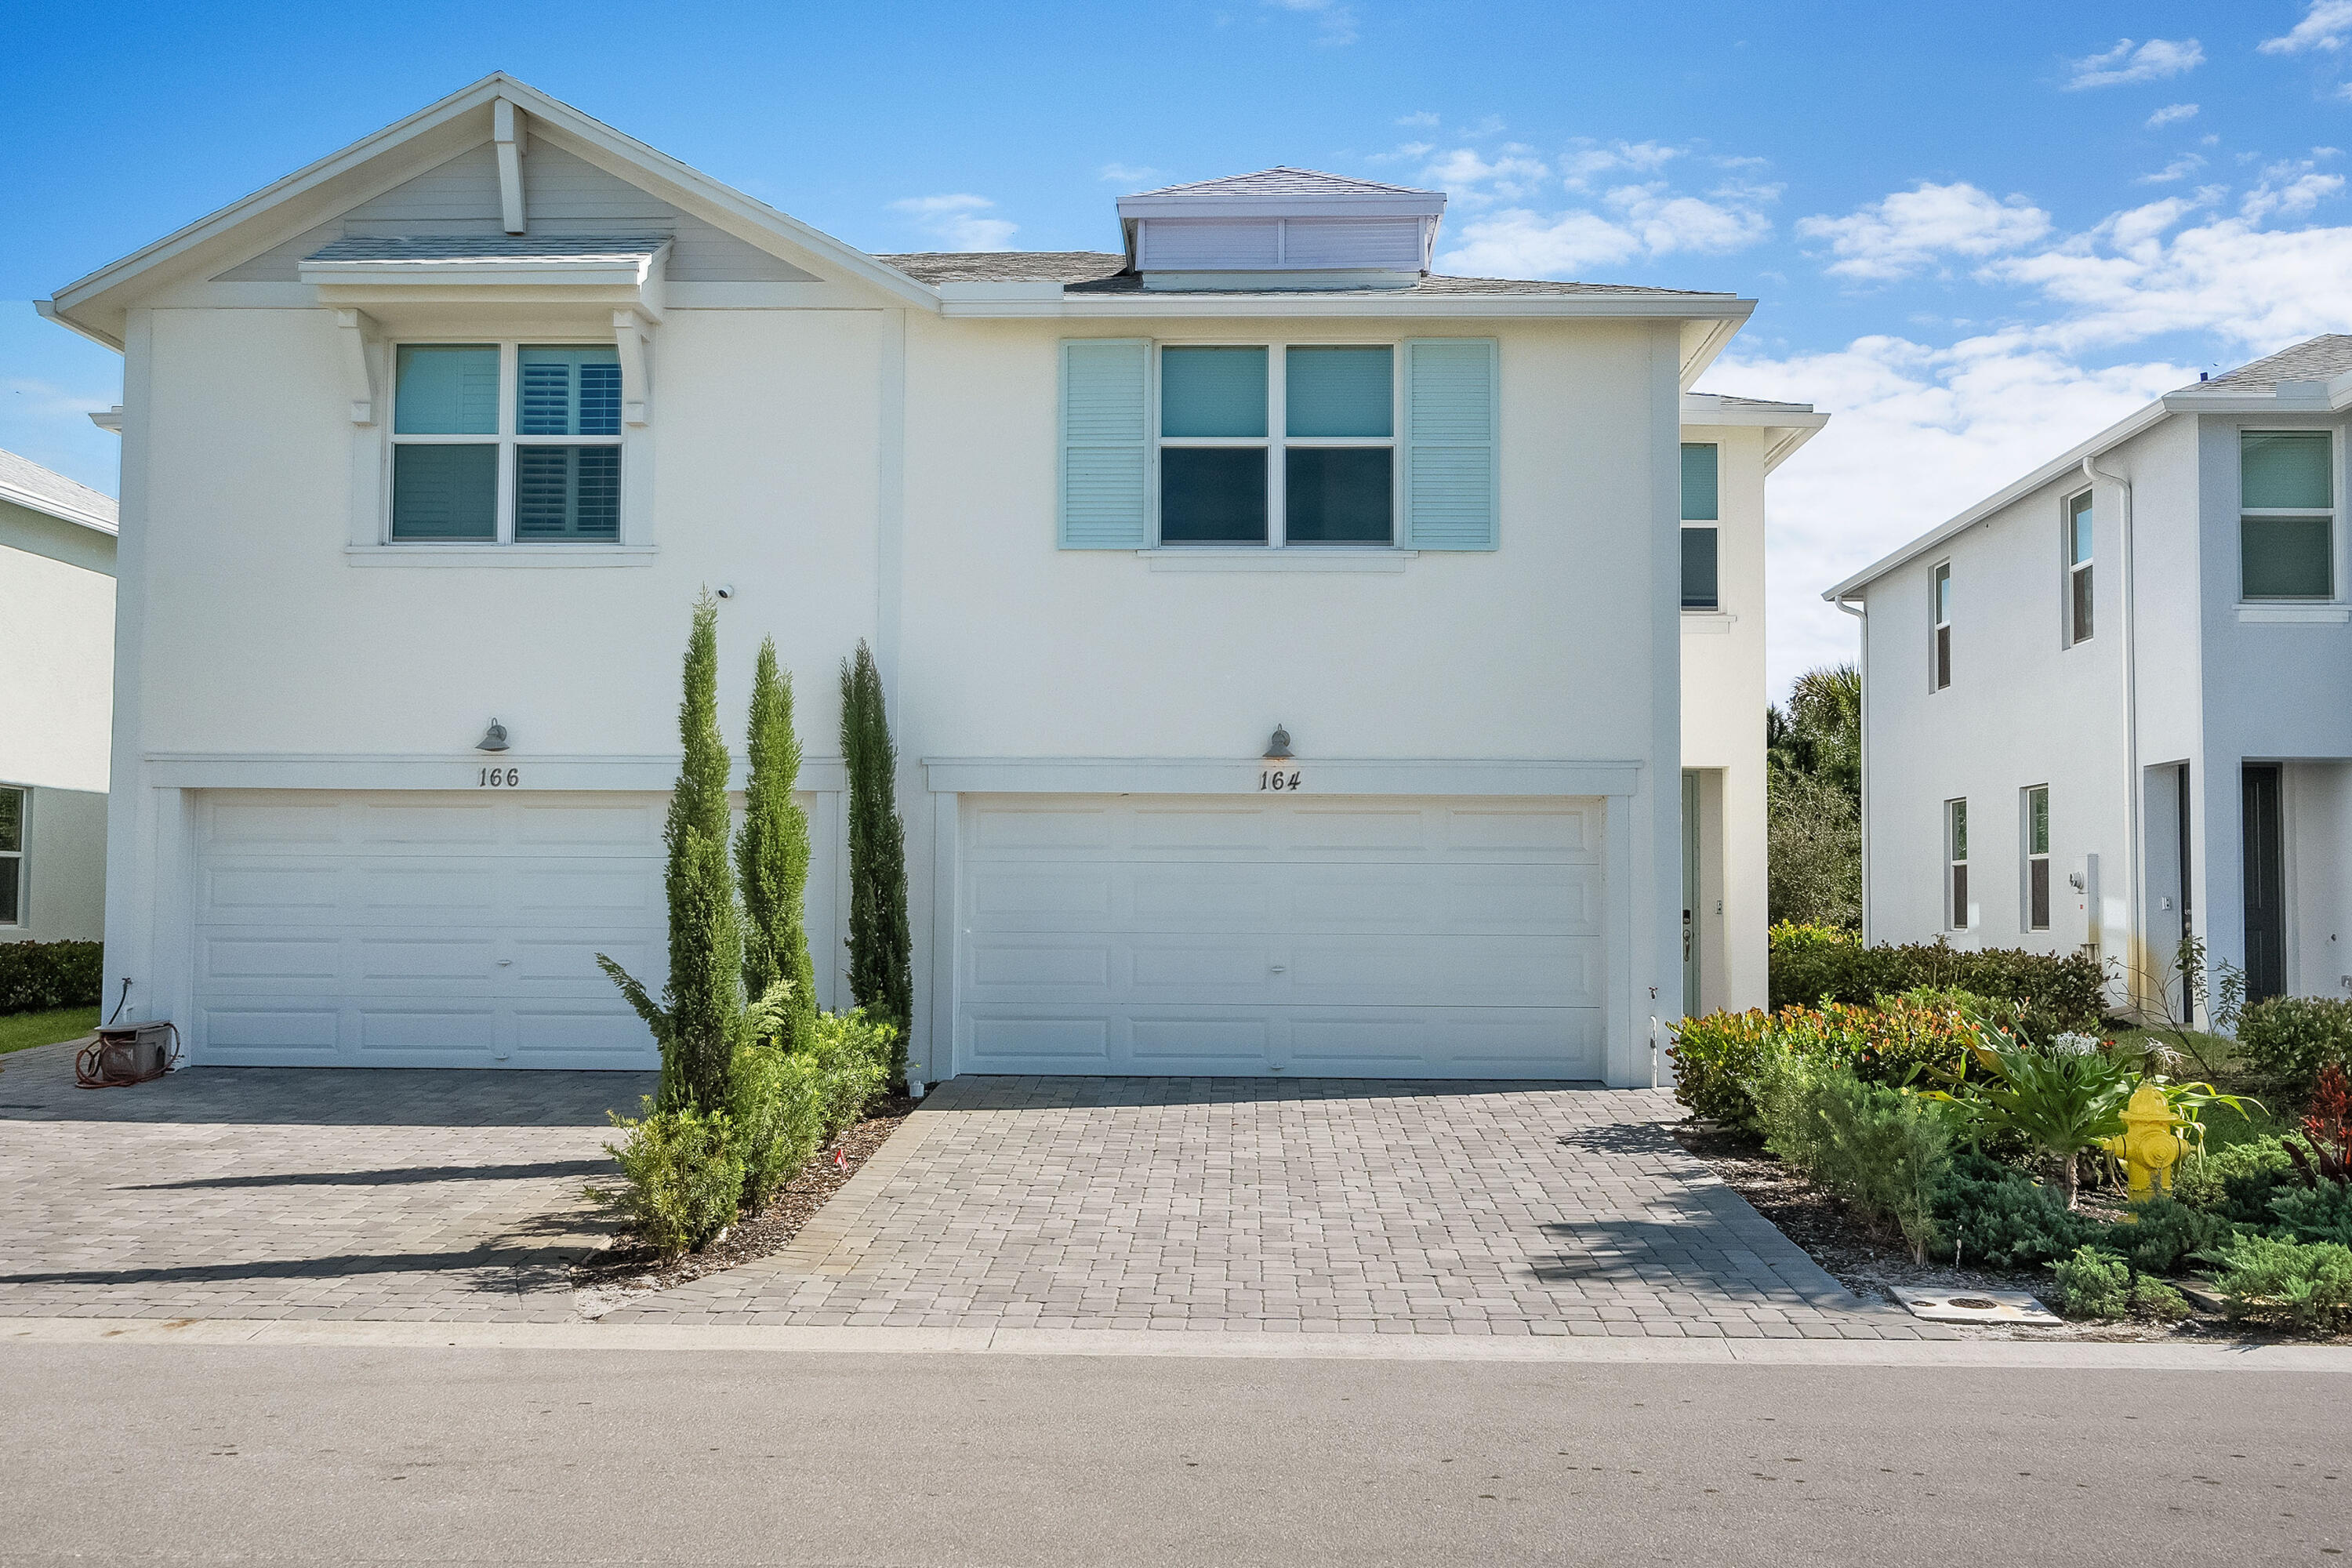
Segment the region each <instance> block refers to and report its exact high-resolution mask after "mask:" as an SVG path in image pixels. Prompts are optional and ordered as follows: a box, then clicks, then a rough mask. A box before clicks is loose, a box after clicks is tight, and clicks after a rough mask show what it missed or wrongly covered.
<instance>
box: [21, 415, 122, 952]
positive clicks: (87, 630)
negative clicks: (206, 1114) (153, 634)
mask: <svg viewBox="0 0 2352 1568" xmlns="http://www.w3.org/2000/svg"><path fill="white" fill-rule="evenodd" d="M114 543H115V511H114V499H113V498H112V497H111V496H106V495H101V494H100V493H99V492H98V491H96V490H93V489H90V488H89V486H87V485H83V484H79V483H77V482H76V481H74V480H72V479H68V478H66V477H65V476H64V475H63V474H60V473H56V472H53V471H52V470H50V469H47V468H43V467H41V466H40V465H39V464H38V463H36V462H33V461H32V460H30V459H29V458H21V457H18V456H17V455H16V453H14V452H0V942H68V941H70V942H96V941H97V940H99V938H100V936H101V935H103V934H104V931H105V925H106V789H107V760H108V751H109V738H110V724H109V718H110V713H109V707H110V703H111V701H112V700H113V688H114Z"/></svg>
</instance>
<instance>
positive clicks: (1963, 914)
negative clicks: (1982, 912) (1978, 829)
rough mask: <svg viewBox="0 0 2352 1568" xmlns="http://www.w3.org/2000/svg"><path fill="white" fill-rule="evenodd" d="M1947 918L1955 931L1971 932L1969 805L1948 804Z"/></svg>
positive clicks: (1953, 801)
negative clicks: (1969, 930)
mask: <svg viewBox="0 0 2352 1568" xmlns="http://www.w3.org/2000/svg"><path fill="white" fill-rule="evenodd" d="M1944 857H1945V866H1946V876H1945V879H1944V890H1945V892H1946V894H1947V895H1948V897H1947V898H1946V900H1945V917H1946V919H1947V921H1948V922H1949V926H1950V929H1951V930H1953V931H1966V930H1968V929H1969V803H1968V802H1967V801H1965V800H1948V801H1946V802H1945V803H1944Z"/></svg>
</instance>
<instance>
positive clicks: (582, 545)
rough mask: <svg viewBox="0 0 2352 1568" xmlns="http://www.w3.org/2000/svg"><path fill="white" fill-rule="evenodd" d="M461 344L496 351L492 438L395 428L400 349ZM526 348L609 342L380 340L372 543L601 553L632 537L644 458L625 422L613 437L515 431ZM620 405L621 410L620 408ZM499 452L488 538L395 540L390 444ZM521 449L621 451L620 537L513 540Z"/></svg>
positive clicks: (461, 337)
mask: <svg viewBox="0 0 2352 1568" xmlns="http://www.w3.org/2000/svg"><path fill="white" fill-rule="evenodd" d="M445 344H446V345H452V346H456V345H465V346H469V347H478V346H482V345H492V346H495V347H496V348H497V349H498V351H499V428H498V433H497V434H496V435H472V436H403V435H400V434H399V433H398V432H397V431H396V430H395V429H394V426H396V425H397V424H398V423H399V419H400V414H399V410H400V351H401V349H402V348H403V347H404V346H411V347H415V346H431V347H439V346H442V345H445ZM526 347H528V348H562V349H573V348H582V349H586V348H611V347H613V344H612V342H611V341H610V340H609V339H603V338H595V337H579V336H573V335H567V334H564V333H561V332H556V333H549V334H541V335H536V336H529V337H499V336H490V335H487V334H483V333H479V332H431V333H416V334H414V335H408V336H403V337H397V338H390V339H387V340H385V343H384V383H383V384H384V386H385V388H386V396H385V397H384V400H383V416H382V417H381V418H380V419H378V420H377V425H378V426H379V427H380V428H381V429H382V430H383V479H382V482H381V483H380V485H379V486H378V487H377V488H378V490H379V495H378V498H377V512H376V515H377V519H378V521H377V523H376V542H377V543H378V545H379V546H381V547H383V548H386V549H390V550H398V551H408V550H418V551H436V552H439V551H472V550H491V549H498V550H503V551H516V550H520V551H534V552H535V551H542V550H543V551H560V552H572V551H575V550H576V551H591V552H593V551H605V552H610V551H612V550H614V548H615V547H616V546H625V545H628V544H630V543H632V542H633V537H632V531H631V529H630V526H629V521H630V516H629V514H630V511H631V510H632V509H631V507H630V504H629V502H630V489H631V483H630V469H631V468H632V467H633V466H634V464H635V463H636V462H638V461H641V460H642V459H641V458H639V457H638V455H637V453H636V451H635V442H634V441H632V440H631V439H630V432H629V426H628V422H627V420H626V419H625V418H624V420H623V421H622V424H621V433H620V434H619V435H617V436H520V435H517V434H516V433H515V425H516V422H517V420H518V419H519V418H520V407H521V396H520V385H519V384H518V383H519V378H520V374H521V367H522V351H523V349H525V348H526ZM625 406H626V405H624V407H625ZM491 445H496V446H497V447H498V449H499V478H498V498H497V502H496V505H497V509H498V510H497V514H496V516H495V518H494V519H493V522H494V532H493V533H492V536H491V537H490V538H488V539H395V538H394V537H393V532H392V521H393V513H392V505H393V500H392V492H393V469H394V461H395V459H394V457H393V452H394V448H396V447H488V446H491ZM517 447H615V448H617V449H618V450H619V451H620V454H621V494H620V502H619V504H620V518H619V524H620V526H619V530H618V536H617V537H616V538H613V539H596V540H573V539H531V540H524V541H521V542H517V541H516V539H515V535H514V521H515V520H514V511H515V449H516V448H517Z"/></svg>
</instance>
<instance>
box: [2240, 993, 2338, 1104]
mask: <svg viewBox="0 0 2352 1568" xmlns="http://www.w3.org/2000/svg"><path fill="white" fill-rule="evenodd" d="M2238 1055H2239V1058H2241V1059H2242V1061H2243V1062H2244V1063H2245V1065H2246V1067H2247V1068H2248V1069H2249V1070H2250V1071H2252V1073H2253V1074H2254V1075H2255V1076H2256V1077H2257V1078H2259V1079H2262V1080H2263V1083H2265V1084H2266V1085H2268V1086H2270V1087H2271V1088H2273V1089H2275V1090H2277V1091H2278V1092H2279V1093H2280V1094H2281V1095H2282V1096H2284V1098H2285V1099H2287V1100H2289V1101H2290V1102H2291V1103H2292V1104H2294V1105H2300V1104H2301V1103H2303V1101H2305V1100H2308V1099H2309V1098H2310V1097H2311V1090H2312V1086H2313V1085H2314V1084H2315V1082H2317V1080H2318V1078H2319V1071H2320V1069H2321V1068H2325V1067H2326V1066H2328V1065H2329V1064H2331V1063H2333V1064H2334V1065H2336V1066H2337V1067H2341V1068H2345V1069H2346V1070H2347V1071H2352V997H2325V996H2273V997H2271V998H2270V999H2269V1000H2268V1001H2264V1002H2257V1003H2255V1004H2253V1005H2252V1006H2250V1007H2248V1008H2247V1009H2246V1010H2245V1011H2244V1012H2243V1013H2242V1014H2241V1015H2240V1016H2239V1018H2238Z"/></svg>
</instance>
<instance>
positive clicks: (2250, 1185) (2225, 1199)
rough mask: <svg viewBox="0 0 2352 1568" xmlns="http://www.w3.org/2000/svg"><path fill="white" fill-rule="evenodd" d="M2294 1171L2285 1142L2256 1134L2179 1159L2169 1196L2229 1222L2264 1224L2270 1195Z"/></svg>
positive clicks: (2267, 1219) (2268, 1218)
mask: <svg viewBox="0 0 2352 1568" xmlns="http://www.w3.org/2000/svg"><path fill="white" fill-rule="evenodd" d="M2293 1173H2294V1162H2293V1161H2291V1160H2289V1159H2288V1158H2287V1152H2286V1145H2285V1144H2284V1142H2280V1141H2279V1140H2278V1139H2276V1138H2268V1137H2265V1138H2256V1139H2252V1140H2251V1141H2249V1142H2244V1143H2232V1144H2231V1145H2229V1146H2228V1147H2226V1148H2222V1149H2216V1150H2215V1151H2213V1152H2211V1153H2210V1154H2199V1155H2192V1156H2190V1157H2189V1159H2188V1160H2186V1161H2183V1162H2182V1163H2181V1165H2180V1168H2179V1173H2178V1174H2176V1175H2175V1176H2174V1177H2173V1179H2172V1195H2173V1196H2174V1197H2176V1198H2178V1199H2179V1200H2180V1201H2181V1202H2182V1203H2184V1204H2187V1205H2189V1207H2191V1208H2197V1209H2203V1210H2204V1211H2206V1212H2207V1213H2208V1214H2211V1215H2218V1216H2220V1217H2221V1219H2223V1220H2226V1221H2228V1222H2229V1223H2230V1224H2231V1225H2242V1226H2254V1227H2257V1228H2263V1227H2267V1226H2269V1225H2270V1224H2271V1223H2272V1215H2271V1196H2272V1194H2273V1193H2275V1192H2277V1191H2279V1190H2280V1188H2281V1186H2282V1185H2283V1184H2286V1183H2290V1182H2292V1181H2293V1179H2294V1176H2293Z"/></svg>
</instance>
